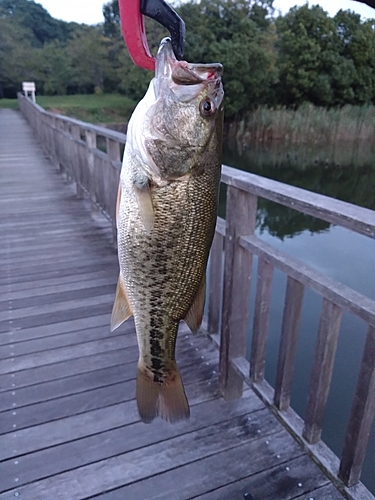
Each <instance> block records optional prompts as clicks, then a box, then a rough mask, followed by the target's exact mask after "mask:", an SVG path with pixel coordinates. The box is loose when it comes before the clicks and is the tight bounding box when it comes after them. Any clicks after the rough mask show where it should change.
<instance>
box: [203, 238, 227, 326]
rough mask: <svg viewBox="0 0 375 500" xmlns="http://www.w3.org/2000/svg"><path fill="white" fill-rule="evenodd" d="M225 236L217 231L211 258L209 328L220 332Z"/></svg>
mask: <svg viewBox="0 0 375 500" xmlns="http://www.w3.org/2000/svg"><path fill="white" fill-rule="evenodd" d="M223 247H224V238H223V236H221V235H220V234H219V233H217V232H216V233H215V236H214V239H213V242H212V247H211V252H210V260H209V280H208V283H209V286H208V312H207V329H208V332H209V333H218V332H219V327H220V317H221V299H222V270H223V251H224V248H223Z"/></svg>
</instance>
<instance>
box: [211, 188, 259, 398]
mask: <svg viewBox="0 0 375 500" xmlns="http://www.w3.org/2000/svg"><path fill="white" fill-rule="evenodd" d="M257 201H258V199H257V196H255V195H252V194H249V193H246V192H245V191H242V190H240V189H238V188H236V187H234V186H230V185H229V186H228V189H227V210H226V223H227V227H226V236H225V263H224V290H223V315H222V325H221V342H220V370H219V384H220V390H221V393H222V395H223V396H224V398H225V399H235V398H238V397H240V396H241V395H242V390H243V381H242V377H240V376H239V375H238V374H237V373H236V372H235V370H234V369H233V368H232V366H231V360H233V359H235V358H238V357H245V355H246V345H247V336H248V319H249V302H250V278H251V271H252V261H253V259H252V253H251V252H248V251H246V250H245V249H243V248H241V247H240V245H239V244H238V238H239V236H244V235H252V234H254V231H255V224H256V211H257Z"/></svg>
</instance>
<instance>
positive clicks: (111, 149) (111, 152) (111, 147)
mask: <svg viewBox="0 0 375 500" xmlns="http://www.w3.org/2000/svg"><path fill="white" fill-rule="evenodd" d="M106 142H107V155H108V156H109V157H110V159H111V160H114V161H121V158H120V143H119V142H118V141H115V140H113V139H110V138H109V137H107V138H106Z"/></svg>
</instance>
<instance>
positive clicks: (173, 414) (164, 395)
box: [137, 365, 190, 424]
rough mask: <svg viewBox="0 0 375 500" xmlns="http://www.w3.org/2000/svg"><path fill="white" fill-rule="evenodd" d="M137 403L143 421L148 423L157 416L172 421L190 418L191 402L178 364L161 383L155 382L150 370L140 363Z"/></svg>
mask: <svg viewBox="0 0 375 500" xmlns="http://www.w3.org/2000/svg"><path fill="white" fill-rule="evenodd" d="M137 405H138V411H139V415H140V417H141V419H142V421H143V422H145V423H147V424H148V423H150V422H151V421H152V420H154V418H155V417H157V416H159V417H160V418H163V419H164V420H167V421H168V422H171V423H174V422H177V421H178V420H182V419H184V418H189V417H190V408H189V403H188V400H187V397H186V394H185V390H184V386H183V383H182V379H181V376H180V374H179V372H178V370H177V366H175V367H174V368H172V370H171V371H170V372H169V374H168V377H167V378H166V379H165V380H164V381H163V383H160V382H154V380H153V379H152V378H151V377H150V375H149V373H148V371H147V370H146V369H145V368H144V367H142V366H140V365H138V374H137Z"/></svg>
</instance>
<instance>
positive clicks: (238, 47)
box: [0, 0, 375, 121]
mask: <svg viewBox="0 0 375 500" xmlns="http://www.w3.org/2000/svg"><path fill="white" fill-rule="evenodd" d="M272 2H273V0H188V1H187V2H185V3H181V4H180V5H179V7H178V8H177V10H178V12H179V14H180V15H181V17H182V18H183V19H184V20H185V23H186V28H187V38H186V50H185V58H186V59H187V60H189V61H192V62H214V61H220V62H221V63H222V64H223V65H224V77H223V80H224V87H225V92H226V101H225V105H226V118H227V119H229V120H234V119H235V120H236V121H240V120H241V119H242V118H243V117H244V116H248V114H249V112H253V113H256V111H255V110H257V109H258V108H259V106H262V105H266V106H268V107H275V106H276V107H277V106H278V107H280V106H286V107H288V108H298V107H299V106H302V105H303V104H304V103H312V104H314V105H317V106H326V107H342V106H345V105H347V104H351V105H364V104H374V103H375V29H374V28H375V24H374V23H375V21H374V20H367V21H362V20H361V18H360V16H358V15H357V14H354V13H353V12H350V11H340V12H338V14H337V15H336V16H335V17H333V18H331V17H329V16H328V14H327V13H326V12H325V11H324V10H323V9H322V8H321V7H319V6H313V7H309V6H308V5H304V6H302V7H294V8H292V9H291V10H290V11H289V12H288V13H287V14H286V15H285V16H279V17H277V18H274V17H273V16H274V11H273V7H272ZM103 18H104V22H103V23H102V24H100V25H98V26H87V25H78V24H76V23H65V22H63V21H58V20H56V19H53V18H52V17H51V16H50V15H49V13H48V12H47V11H46V10H45V9H44V8H43V7H42V6H41V5H39V4H37V3H35V1H34V0H0V98H2V97H15V95H16V92H17V91H18V90H20V86H21V82H22V81H23V80H34V81H35V82H36V84H37V91H38V94H48V95H61V94H75V93H86V94H92V93H97V94H100V93H109V92H116V93H121V94H122V95H124V96H126V97H128V98H129V99H131V100H132V101H137V100H139V99H140V98H141V97H142V96H143V95H144V93H145V91H146V88H147V86H148V84H149V81H150V79H151V78H152V76H153V75H152V73H151V72H147V71H145V70H143V69H141V68H138V67H137V66H135V65H134V63H133V62H132V60H131V58H130V56H129V53H128V51H127V49H126V46H125V44H124V41H123V38H122V33H121V28H120V17H119V8H118V1H117V0H110V1H109V2H108V3H106V4H105V5H104V6H103ZM145 21H146V33H147V38H148V43H149V46H150V49H151V52H152V53H153V54H155V53H156V51H157V48H158V45H159V42H160V40H161V39H162V38H163V37H164V36H166V35H167V32H166V31H165V30H164V28H163V27H161V26H160V25H159V24H158V23H156V22H154V21H152V20H150V19H148V18H146V19H145Z"/></svg>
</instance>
